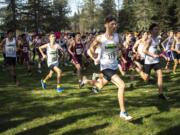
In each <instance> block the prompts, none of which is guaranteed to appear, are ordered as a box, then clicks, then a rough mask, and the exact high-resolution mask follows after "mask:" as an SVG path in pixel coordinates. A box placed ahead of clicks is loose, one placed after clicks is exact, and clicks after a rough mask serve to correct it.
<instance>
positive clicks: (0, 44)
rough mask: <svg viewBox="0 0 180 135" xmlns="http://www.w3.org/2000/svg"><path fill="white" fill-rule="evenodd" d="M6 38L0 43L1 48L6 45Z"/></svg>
mask: <svg viewBox="0 0 180 135" xmlns="http://www.w3.org/2000/svg"><path fill="white" fill-rule="evenodd" d="M5 42H6V39H3V40H2V41H1V43H0V49H2V48H3V47H4V45H5Z"/></svg>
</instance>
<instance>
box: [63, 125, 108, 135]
mask: <svg viewBox="0 0 180 135" xmlns="http://www.w3.org/2000/svg"><path fill="white" fill-rule="evenodd" d="M108 125H109V123H104V124H101V125H96V126H92V127H88V128H80V129H76V130H72V131H69V132H66V133H63V134H62V135H93V133H94V132H95V131H97V130H99V129H104V128H105V127H107V126H108Z"/></svg>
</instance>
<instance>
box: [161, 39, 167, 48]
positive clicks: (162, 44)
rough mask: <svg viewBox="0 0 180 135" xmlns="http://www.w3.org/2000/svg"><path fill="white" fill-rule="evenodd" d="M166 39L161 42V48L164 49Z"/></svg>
mask: <svg viewBox="0 0 180 135" xmlns="http://www.w3.org/2000/svg"><path fill="white" fill-rule="evenodd" d="M167 41H168V38H166V39H165V40H164V41H163V42H162V43H161V46H162V48H163V49H164V50H165V46H164V44H165V43H167Z"/></svg>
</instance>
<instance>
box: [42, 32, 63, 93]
mask: <svg viewBox="0 0 180 135" xmlns="http://www.w3.org/2000/svg"><path fill="white" fill-rule="evenodd" d="M49 40H50V42H49V43H47V44H45V45H42V46H40V47H39V51H40V53H41V55H42V57H43V59H46V58H47V64H48V67H49V70H50V71H49V73H48V75H47V76H46V77H45V78H44V79H42V80H41V85H42V88H43V89H46V83H47V81H48V79H50V78H51V77H52V74H53V73H54V72H56V74H57V89H56V90H57V92H62V91H63V89H62V87H61V81H60V79H61V75H62V71H61V69H60V68H59V67H58V65H59V59H58V50H61V51H63V49H62V48H61V47H60V46H59V45H58V44H57V43H55V35H54V34H50V35H49ZM43 49H47V55H46V54H45V53H44V52H43Z"/></svg>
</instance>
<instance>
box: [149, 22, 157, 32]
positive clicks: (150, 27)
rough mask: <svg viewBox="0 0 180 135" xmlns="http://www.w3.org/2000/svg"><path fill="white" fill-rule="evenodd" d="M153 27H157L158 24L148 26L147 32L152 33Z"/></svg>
mask: <svg viewBox="0 0 180 135" xmlns="http://www.w3.org/2000/svg"><path fill="white" fill-rule="evenodd" d="M154 27H159V25H158V24H156V23H152V24H151V25H150V26H149V31H152V30H153V29H154Z"/></svg>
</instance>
